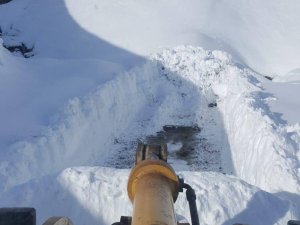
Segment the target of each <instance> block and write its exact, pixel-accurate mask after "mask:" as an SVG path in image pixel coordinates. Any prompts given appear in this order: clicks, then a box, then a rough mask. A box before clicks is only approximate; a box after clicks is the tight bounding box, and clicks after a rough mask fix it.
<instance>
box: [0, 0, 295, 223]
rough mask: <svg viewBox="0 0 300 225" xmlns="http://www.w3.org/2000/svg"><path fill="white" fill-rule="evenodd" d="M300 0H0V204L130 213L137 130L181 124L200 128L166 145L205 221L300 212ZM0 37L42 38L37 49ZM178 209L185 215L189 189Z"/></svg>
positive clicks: (83, 218) (98, 214)
mask: <svg viewBox="0 0 300 225" xmlns="http://www.w3.org/2000/svg"><path fill="white" fill-rule="evenodd" d="M299 9H300V4H299V2H298V1H296V0H292V1H290V2H289V3H286V2H281V1H270V0H267V1H264V2H261V1H258V0H254V1H251V2H249V1H246V0H242V1H239V2H238V3H237V2H234V1H226V2H225V1H208V0H204V1H196V0H192V1H190V2H189V4H187V3H186V2H181V1H178V0H176V1H172V2H170V1H166V0H163V1H161V2H160V3H159V4H158V3H157V2H151V1H150V2H149V1H138V2H137V1H132V0H126V1H118V0H111V1H109V2H106V1H99V0H97V1H96V0H88V1H87V0H86V1H73V0H64V1H63V0H56V1H53V0H51V1H50V0H46V1H33V0H13V1H11V2H10V3H8V4H4V5H1V6H0V27H1V32H2V33H1V36H0V80H1V82H0V106H1V108H0V124H1V126H0V148H1V151H0V199H1V200H0V206H1V207H10V206H33V207H36V209H37V216H38V224H41V223H42V222H43V221H44V220H45V219H46V218H48V217H50V216H53V215H65V216H69V217H70V218H71V219H72V220H73V221H74V224H103V225H104V224H111V223H112V222H115V221H118V220H119V217H120V216H121V215H131V212H132V211H131V210H132V208H131V203H130V202H129V200H128V198H127V194H126V183H127V177H128V174H129V169H128V168H131V167H132V166H133V155H134V151H135V148H136V144H137V140H145V139H147V137H149V136H153V135H156V134H157V132H161V131H162V129H163V127H164V126H165V125H175V126H188V127H198V128H199V132H198V133H196V134H194V138H195V139H196V140H197V141H196V142H195V143H194V145H195V146H194V147H195V149H194V150H193V152H192V153H190V154H191V155H190V158H184V157H181V158H180V157H178V156H177V153H178V151H179V149H181V148H182V147H183V146H184V143H183V142H182V141H174V140H173V141H169V142H168V143H167V145H168V148H169V151H170V160H169V163H170V164H171V165H172V166H173V167H174V168H175V170H176V172H177V173H178V174H179V175H180V176H182V177H184V178H185V180H186V181H187V182H188V183H190V184H191V185H192V186H193V187H194V188H195V189H196V194H197V204H198V212H199V216H200V223H201V224H207V225H209V224H222V225H227V224H228V225H229V224H234V223H245V224H258V225H259V224H280V225H283V224H286V223H287V221H288V220H289V219H299V218H300V214H299V212H300V198H299V195H300V190H299V189H300V188H299V187H300V160H299V159H300V147H299V146H300V117H299V116H298V115H300V105H299V99H298V96H299V94H300V93H299V90H300V89H299V85H300V84H299V80H300V79H299V68H300V65H299V57H300V55H299V53H300V47H299V45H298V43H299V41H300V32H299V30H300V29H299V28H300V27H299V23H298V22H295V21H300V20H299V19H300V18H299V13H298V11H299ZM2 42H3V44H4V45H9V44H20V43H25V44H26V45H27V46H29V47H34V49H33V51H32V54H33V57H31V58H29V59H25V58H23V57H21V55H20V54H18V53H10V52H8V51H7V50H6V49H5V48H4V47H2ZM178 46H179V47H178ZM200 46H201V47H200ZM264 76H268V77H273V78H274V79H273V80H272V81H270V80H268V79H266V78H265V77H264ZM210 105H212V106H210ZM176 212H177V214H178V218H179V219H182V218H185V219H187V220H189V211H188V205H187V202H186V201H185V199H184V195H182V196H181V197H180V198H179V199H178V201H177V202H176Z"/></svg>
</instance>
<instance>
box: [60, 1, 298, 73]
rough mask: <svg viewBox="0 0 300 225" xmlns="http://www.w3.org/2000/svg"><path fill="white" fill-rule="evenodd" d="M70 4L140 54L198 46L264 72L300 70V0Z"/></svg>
mask: <svg viewBox="0 0 300 225" xmlns="http://www.w3.org/2000/svg"><path fill="white" fill-rule="evenodd" d="M65 2H66V7H67V9H68V10H69V12H70V15H71V16H72V17H73V18H74V20H75V21H76V22H77V23H79V24H80V25H81V26H82V27H83V28H84V29H87V30H88V31H90V32H91V33H93V34H95V35H96V36H98V37H101V38H102V39H104V40H107V41H109V42H110V43H113V44H114V45H117V46H120V47H122V48H124V49H127V50H129V51H131V52H135V53H137V54H142V55H148V54H149V53H153V52H157V51H158V50H159V49H161V48H162V47H175V46H178V45H183V44H184V45H196V46H204V47H205V48H206V49H212V50H214V49H219V50H225V51H227V52H229V53H230V54H232V55H233V56H234V59H235V60H238V61H239V62H242V63H244V64H245V65H247V66H250V67H251V68H253V69H254V70H256V71H258V72H260V73H264V74H268V75H273V76H274V75H282V76H283V75H286V74H287V73H288V72H290V71H294V72H297V74H299V68H300V64H299V58H300V46H299V44H298V43H299V41H300V32H299V30H300V23H299V22H298V21H300V14H299V10H300V3H299V1H297V0H292V1H288V2H282V1H280V0H276V1H274V0H267V1H263V2H262V1H260V0H254V1H251V2H249V1H247V0H242V1H238V2H236V1H234V0H230V1H228V0H222V1H211V0H205V1H197V0H192V1H189V2H182V1H180V0H176V1H172V2H170V1H167V0H164V1H160V2H159V3H158V2H149V1H139V2H136V1H133V0H128V1H124V2H122V3H120V2H119V1H117V0H114V1H110V2H106V1H98V0H89V1H88V4H87V1H86V0H81V1H76V4H74V1H73V0H66V1H65ZM107 21H110V23H109V26H107ZM297 69H298V70H297Z"/></svg>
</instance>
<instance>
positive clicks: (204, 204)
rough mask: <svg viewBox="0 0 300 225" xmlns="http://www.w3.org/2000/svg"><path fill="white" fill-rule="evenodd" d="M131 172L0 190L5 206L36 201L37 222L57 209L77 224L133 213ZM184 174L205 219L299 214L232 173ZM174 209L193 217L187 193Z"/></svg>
mask: <svg viewBox="0 0 300 225" xmlns="http://www.w3.org/2000/svg"><path fill="white" fill-rule="evenodd" d="M128 175H129V170H116V169H109V168H101V167H79V168H68V169H66V170H64V171H62V172H61V173H59V174H58V175H54V176H48V177H44V178H43V179H37V180H33V181H30V182H28V183H26V184H24V185H21V186H18V187H16V188H14V189H11V190H10V191H9V192H6V193H4V194H3V195H0V196H1V206H4V205H5V206H20V205H22V206H33V207H35V208H36V209H37V216H38V218H37V219H38V221H37V223H38V224H41V223H42V222H43V221H45V220H46V219H47V218H48V217H50V216H53V215H64V216H68V217H70V218H71V219H72V220H73V221H74V222H75V223H76V224H91V225H93V224H100V225H107V224H112V223H113V222H116V221H118V220H119V218H120V216H122V215H124V216H129V215H131V214H132V206H131V203H130V202H129V199H128V197H127V193H126V186H127V177H128ZM180 176H182V177H184V179H185V181H186V182H188V183H189V184H191V185H192V186H193V187H194V188H195V191H196V193H197V206H198V213H199V218H200V223H201V224H204V225H212V224H216V225H219V224H220V225H221V224H223V225H232V224H234V223H245V224H255V225H264V224H281V225H283V224H286V222H287V221H288V220H289V219H291V218H296V217H297V216H298V214H297V213H298V212H295V211H294V209H293V207H292V205H291V204H289V203H288V202H287V201H283V200H280V199H279V198H277V197H275V196H273V195H271V194H269V193H266V192H264V191H262V190H260V189H258V188H255V187H253V186H251V185H249V184H247V183H245V182H243V181H241V180H239V179H237V178H234V177H232V176H227V175H222V174H219V173H212V172H181V173H180ZM175 210H176V213H177V217H178V219H180V220H182V219H183V217H184V218H185V219H187V220H188V221H190V216H189V209H188V203H187V201H186V199H185V195H184V194H180V195H179V198H178V200H177V202H176V204H175ZM253 215H255V216H253Z"/></svg>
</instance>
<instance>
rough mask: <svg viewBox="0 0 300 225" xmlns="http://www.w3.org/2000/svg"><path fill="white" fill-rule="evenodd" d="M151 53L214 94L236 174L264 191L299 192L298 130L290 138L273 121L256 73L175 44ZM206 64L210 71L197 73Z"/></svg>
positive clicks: (224, 58)
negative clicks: (162, 50) (158, 52)
mask: <svg viewBox="0 0 300 225" xmlns="http://www.w3.org/2000/svg"><path fill="white" fill-rule="evenodd" d="M203 54H205V56H203ZM157 58H158V60H161V61H162V62H163V65H164V66H165V67H166V68H169V69H170V70H172V71H174V72H177V73H178V74H180V75H181V76H183V77H184V78H185V79H188V80H190V81H191V82H193V83H195V85H197V86H199V87H201V88H202V89H203V90H204V91H205V89H208V90H209V89H211V90H212V91H213V94H215V95H216V96H215V98H216V100H217V102H218V109H219V110H220V112H221V114H222V117H223V122H224V127H225V129H226V132H227V138H228V141H229V144H230V152H231V160H232V164H233V167H234V170H235V174H236V175H237V176H238V177H240V178H242V179H244V180H245V181H247V182H249V183H251V184H253V185H255V186H258V187H260V188H262V189H264V190H267V191H271V192H278V191H281V190H286V191H289V192H293V193H300V190H299V187H300V186H299V184H300V183H299V182H300V176H299V168H300V162H299V158H300V157H299V141H297V140H298V138H299V137H298V134H297V133H296V132H294V133H293V134H294V138H291V137H290V135H291V134H289V132H288V127H286V128H284V127H282V126H281V124H278V121H277V120H276V119H275V117H274V115H273V113H272V112H271V111H270V110H269V108H268V107H267V105H266V102H265V98H264V96H265V95H267V93H265V92H264V91H263V90H262V88H261V83H260V82H259V80H258V79H257V78H258V77H259V76H257V75H256V74H255V73H254V72H251V71H249V70H248V69H243V70H241V69H238V68H237V67H236V66H235V65H233V64H232V63H231V61H230V58H229V57H228V55H226V54H224V53H222V52H219V51H213V52H204V51H203V50H202V49H199V48H192V47H190V48H177V49H174V50H169V51H164V52H163V53H162V54H158V56H157ZM210 58H214V60H209V59H210ZM206 67H209V68H210V72H209V71H208V72H207V71H206V73H203V71H202V70H206ZM208 93H209V92H208ZM205 96H207V94H206V95H205ZM296 136H297V138H295V137H296ZM225 153H226V154H228V152H226V151H225ZM223 154H224V153H223ZM225 157H226V156H225ZM224 159H225V158H223V160H224ZM225 160H230V159H228V157H227V159H225Z"/></svg>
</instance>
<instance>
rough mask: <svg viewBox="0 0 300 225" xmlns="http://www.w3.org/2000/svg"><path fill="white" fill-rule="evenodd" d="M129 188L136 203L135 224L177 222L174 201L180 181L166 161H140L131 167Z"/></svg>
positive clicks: (152, 224)
mask: <svg viewBox="0 0 300 225" xmlns="http://www.w3.org/2000/svg"><path fill="white" fill-rule="evenodd" d="M127 191H128V196H129V198H130V200H131V201H132V203H133V216H132V225H156V224H157V225H177V222H176V219H175V213H174V202H175V201H176V199H177V196H178V192H179V181H178V178H177V176H176V174H175V172H174V170H173V168H172V167H171V166H169V165H168V164H167V163H166V162H164V161H161V160H144V161H141V162H139V163H138V164H137V165H136V166H135V167H134V168H133V170H132V171H131V174H130V176H129V181H128V186H127Z"/></svg>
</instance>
